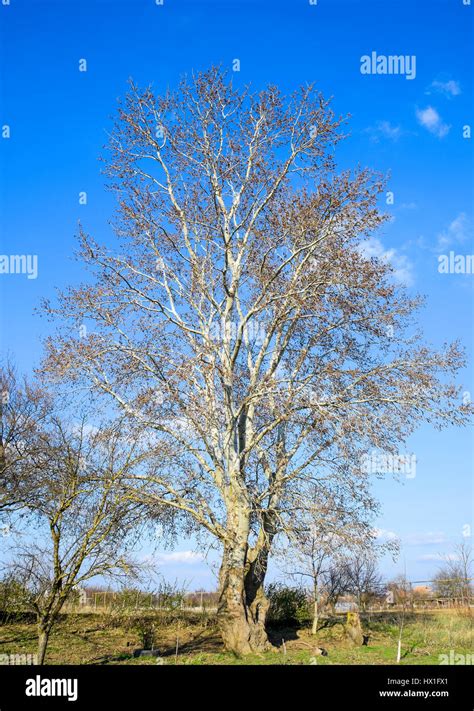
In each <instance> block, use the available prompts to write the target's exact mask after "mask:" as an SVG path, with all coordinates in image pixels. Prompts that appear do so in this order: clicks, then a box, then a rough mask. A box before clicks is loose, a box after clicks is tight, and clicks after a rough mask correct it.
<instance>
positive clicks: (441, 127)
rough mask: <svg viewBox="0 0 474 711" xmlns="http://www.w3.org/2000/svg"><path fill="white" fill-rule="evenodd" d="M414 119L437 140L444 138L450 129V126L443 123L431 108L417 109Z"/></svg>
mask: <svg viewBox="0 0 474 711" xmlns="http://www.w3.org/2000/svg"><path fill="white" fill-rule="evenodd" d="M416 118H417V119H418V123H419V124H420V125H421V126H423V128H426V129H427V130H428V131H429V132H430V133H432V134H433V135H435V136H437V137H438V138H444V136H446V135H447V134H448V133H449V129H450V128H451V126H448V124H446V123H444V121H443V120H442V119H441V116H440V115H439V113H438V112H437V111H436V109H434V108H433V107H432V106H427V107H426V109H417V110H416Z"/></svg>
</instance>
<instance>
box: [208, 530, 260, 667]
mask: <svg viewBox="0 0 474 711" xmlns="http://www.w3.org/2000/svg"><path fill="white" fill-rule="evenodd" d="M263 558H264V561H262V555H261V551H260V552H259V554H257V555H252V552H251V553H250V556H247V544H245V545H242V546H241V547H240V550H239V547H235V548H234V549H233V550H228V549H227V550H224V555H223V559H222V565H221V570H220V574H219V583H220V598H219V608H218V623H219V629H220V632H221V635H222V639H223V642H224V646H225V648H226V649H227V650H228V651H231V652H234V654H237V655H239V656H240V655H242V654H250V653H252V652H263V651H265V650H267V649H269V648H270V647H271V645H270V643H269V641H268V637H267V633H266V629H265V618H266V615H267V610H268V605H269V603H268V600H267V598H266V596H265V592H264V587H263V583H264V579H265V573H266V559H267V556H266V555H265V556H264V557H263ZM262 562H264V563H265V565H262Z"/></svg>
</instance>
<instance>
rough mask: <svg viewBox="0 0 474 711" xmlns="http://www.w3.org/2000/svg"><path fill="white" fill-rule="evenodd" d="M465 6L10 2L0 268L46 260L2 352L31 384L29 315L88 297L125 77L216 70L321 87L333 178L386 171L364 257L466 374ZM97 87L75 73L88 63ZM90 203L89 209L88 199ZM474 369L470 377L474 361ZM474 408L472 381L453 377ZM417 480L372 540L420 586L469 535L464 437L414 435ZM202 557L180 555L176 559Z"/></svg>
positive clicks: (11, 313) (468, 77)
mask: <svg viewBox="0 0 474 711" xmlns="http://www.w3.org/2000/svg"><path fill="white" fill-rule="evenodd" d="M473 12H474V8H473V7H472V6H470V5H464V4H463V0H418V1H417V2H416V3H414V2H413V0H397V2H394V3H389V2H383V1H382V0H378V1H373V0H372V1H370V0H369V1H367V0H366V1H365V2H358V1H357V0H353V1H350V0H318V2H317V4H316V5H311V4H310V3H309V2H308V0H292V1H291V2H290V1H289V0H287V1H286V2H283V1H281V0H214V1H211V0H207V1H206V0H199V1H197V0H194V1H187V0H186V1H185V0H164V4H163V5H162V6H161V5H156V3H155V0H121V1H119V0H95V2H92V1H90V0H89V1H88V0H81V2H77V1H76V0H61V1H58V2H44V1H42V0H11V2H10V5H7V6H4V5H1V4H0V27H1V29H0V33H1V66H2V70H1V77H0V79H1V84H0V126H1V127H4V126H8V127H9V129H10V137H9V138H0V149H1V174H0V180H1V199H0V237H1V245H0V253H1V254H6V255H9V254H32V255H37V256H38V276H37V278H36V279H28V278H27V276H26V275H19V274H1V275H0V293H1V297H2V311H1V322H0V327H1V339H2V351H8V352H10V353H11V354H13V355H14V356H15V359H16V361H17V362H18V364H19V367H20V368H21V369H22V370H24V371H26V372H29V371H31V370H32V368H33V367H34V366H35V365H36V364H38V362H39V359H40V357H41V338H42V337H43V336H44V335H45V334H46V333H47V330H48V328H49V326H48V325H47V323H46V322H45V320H44V319H41V318H39V317H38V316H37V315H35V314H34V313H33V312H34V309H35V307H37V306H38V304H39V299H40V298H41V297H42V296H53V294H54V288H55V287H56V286H58V287H62V286H65V285H66V284H69V283H74V282H77V281H78V280H79V279H80V267H79V265H78V264H76V263H75V262H73V261H72V260H71V256H72V253H73V250H74V247H75V238H74V235H75V233H76V231H77V222H78V220H79V219H80V220H81V221H82V222H83V224H84V226H85V228H86V229H87V230H88V231H89V232H90V233H91V234H93V235H94V236H95V237H96V238H97V239H99V240H100V239H109V238H110V234H111V233H110V228H109V226H108V219H109V217H110V216H111V213H112V210H113V202H112V197H111V196H110V195H109V194H107V193H106V192H104V189H103V177H102V176H101V174H100V163H99V162H98V160H97V159H98V156H99V155H100V154H101V153H102V147H103V145H104V144H105V142H106V138H107V136H106V132H107V130H108V128H109V127H110V117H111V115H112V114H113V113H114V110H115V107H116V100H117V98H118V97H119V96H120V95H122V94H123V93H124V92H125V91H126V82H127V79H128V78H129V77H133V78H134V79H135V81H136V82H137V83H138V84H148V83H150V82H152V83H153V85H154V87H155V89H156V90H158V91H160V90H162V89H165V88H166V87H167V86H173V85H175V84H176V82H177V80H178V78H179V76H180V75H181V74H183V73H185V72H190V71H191V70H199V69H204V68H207V67H209V66H210V65H211V64H222V66H223V67H225V68H229V70H231V71H232V62H233V60H235V59H239V60H240V71H239V72H235V73H234V74H233V78H234V81H235V82H236V83H239V84H240V83H242V84H244V83H245V84H246V83H248V82H251V83H252V85H253V86H254V87H255V88H259V87H261V86H263V85H265V84H266V83H269V82H271V83H276V84H278V85H279V86H280V88H281V89H282V90H283V91H290V90H292V89H293V88H295V87H296V86H298V85H300V84H302V83H304V82H308V81H311V82H313V81H314V82H316V83H317V85H318V86H319V88H320V89H321V90H322V91H323V93H324V94H326V95H332V96H334V108H335V110H336V112H337V113H342V114H347V113H350V114H351V116H352V118H351V121H350V137H349V138H348V140H347V141H345V142H344V143H343V144H342V145H341V146H340V148H339V150H338V153H337V155H338V161H339V165H340V166H341V168H343V167H348V166H355V165H356V164H361V165H368V166H371V167H373V168H376V169H379V170H382V171H384V172H387V171H390V173H391V180H390V186H389V189H390V190H391V191H393V194H394V202H393V205H391V204H389V205H387V206H386V208H387V209H388V210H389V211H390V213H391V214H392V215H393V220H392V222H391V223H390V224H389V225H388V226H387V227H386V228H385V229H384V232H383V233H381V234H379V235H377V237H376V239H375V240H374V241H373V242H372V244H371V249H372V250H373V251H374V252H375V253H379V254H386V258H389V259H390V260H391V261H392V263H393V264H394V266H395V268H396V270H397V275H398V278H399V279H400V280H402V281H404V282H405V283H408V285H409V286H410V288H411V289H413V290H415V291H421V292H423V293H425V294H427V296H428V303H427V307H426V309H425V310H424V311H423V313H422V314H421V324H422V326H423V328H424V330H425V333H426V336H427V338H428V340H429V341H430V342H431V343H433V344H435V345H440V344H442V343H443V342H445V341H450V340H452V339H455V338H459V339H460V340H461V341H462V342H463V343H464V345H465V347H466V349H467V351H468V355H469V359H470V361H471V357H472V345H473V343H472V316H473V313H472V312H473V279H474V275H472V274H440V273H439V272H438V257H439V255H440V254H448V253H449V252H450V251H454V252H455V253H456V254H460V255H468V254H472V253H473V251H474V250H473V227H472V226H473V215H472V203H473V201H472V197H473V195H472V176H473V162H472V139H469V138H465V137H463V130H464V131H465V129H463V127H465V126H466V125H470V124H472V123H473V113H472V108H473V107H472V58H471V55H472V30H473V15H472V13H473ZM372 52H376V53H377V55H379V56H380V55H385V56H390V55H397V56H399V55H404V56H405V55H407V56H409V57H412V56H415V57H416V75H415V76H414V78H412V79H410V78H407V77H406V75H401V74H398V75H395V74H392V75H386V74H380V75H374V74H370V75H364V74H361V71H360V68H361V57H362V56H363V55H370V54H371V53H372ZM80 59H86V60H87V71H86V72H79V60H80ZM81 191H86V192H87V198H88V201H87V205H79V193H80V192H81ZM471 362H472V361H471ZM461 382H462V384H463V387H464V389H465V390H466V391H468V392H474V385H473V382H472V368H471V369H469V370H466V371H465V372H463V373H462V375H461ZM408 449H409V451H411V452H414V453H416V456H417V472H416V477H414V478H413V479H407V480H405V481H404V482H403V484H399V483H396V482H394V481H392V480H391V479H390V477H388V478H387V480H385V481H383V482H377V484H376V487H375V490H376V493H377V495H378V496H379V498H380V500H381V502H382V505H383V515H382V517H381V518H380V520H379V522H378V526H379V527H380V528H381V529H383V530H385V531H389V532H394V533H396V534H397V535H399V536H400V537H401V539H402V543H403V549H402V555H401V556H400V559H399V561H398V563H397V564H396V570H395V569H393V568H392V567H391V564H389V563H388V562H385V563H384V572H386V573H387V574H389V573H391V574H393V573H395V572H399V571H403V569H404V567H405V566H406V570H407V574H408V576H409V577H410V578H411V579H413V580H425V579H427V578H429V577H430V576H431V575H432V574H433V573H434V572H435V570H436V568H437V566H438V564H439V563H438V561H437V560H436V558H437V556H439V554H445V553H448V552H450V551H451V549H452V545H453V544H454V543H456V542H459V541H461V540H462V539H463V530H464V532H465V531H466V529H465V528H464V529H463V527H464V526H466V524H472V511H473V498H472V460H473V457H472V454H473V452H472V437H471V433H470V431H467V430H464V431H455V430H449V431H444V432H442V433H438V432H434V431H433V430H430V429H429V428H423V429H422V430H420V431H419V432H418V433H417V434H416V435H415V436H414V437H413V438H412V440H411V441H410V443H409V447H408ZM191 549H192V542H189V541H182V542H180V545H179V550H180V551H189V550H191ZM163 571H164V572H166V573H167V574H168V575H169V576H171V577H175V576H176V577H180V578H186V580H188V581H192V583H191V586H192V587H194V586H196V587H199V586H201V585H204V586H205V587H212V586H213V578H212V575H211V573H210V572H209V571H208V569H207V567H206V565H205V564H204V563H201V562H199V560H198V558H196V557H192V556H189V555H187V556H184V557H182V560H180V559H179V556H178V557H177V556H174V558H173V559H172V560H166V561H164V562H163Z"/></svg>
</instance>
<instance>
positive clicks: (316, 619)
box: [311, 587, 319, 635]
mask: <svg viewBox="0 0 474 711" xmlns="http://www.w3.org/2000/svg"><path fill="white" fill-rule="evenodd" d="M318 622H319V609H318V590H317V588H316V587H315V589H314V603H313V625H312V627H311V634H314V635H315V634H317V633H318Z"/></svg>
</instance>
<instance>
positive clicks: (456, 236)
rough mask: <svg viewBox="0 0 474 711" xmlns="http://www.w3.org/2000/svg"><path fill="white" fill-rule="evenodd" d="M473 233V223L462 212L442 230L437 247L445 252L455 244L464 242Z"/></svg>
mask: <svg viewBox="0 0 474 711" xmlns="http://www.w3.org/2000/svg"><path fill="white" fill-rule="evenodd" d="M471 234H472V224H471V221H470V220H469V218H468V216H467V215H466V213H465V212H460V213H459V215H458V216H457V217H455V218H454V220H453V221H452V222H451V223H450V224H449V225H448V227H447V228H446V229H445V230H443V232H440V233H439V234H438V237H437V243H436V249H437V251H439V252H444V251H445V250H446V249H447V248H448V247H451V246H452V245H454V244H463V243H464V242H466V241H468V240H469V237H470V235H471Z"/></svg>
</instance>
